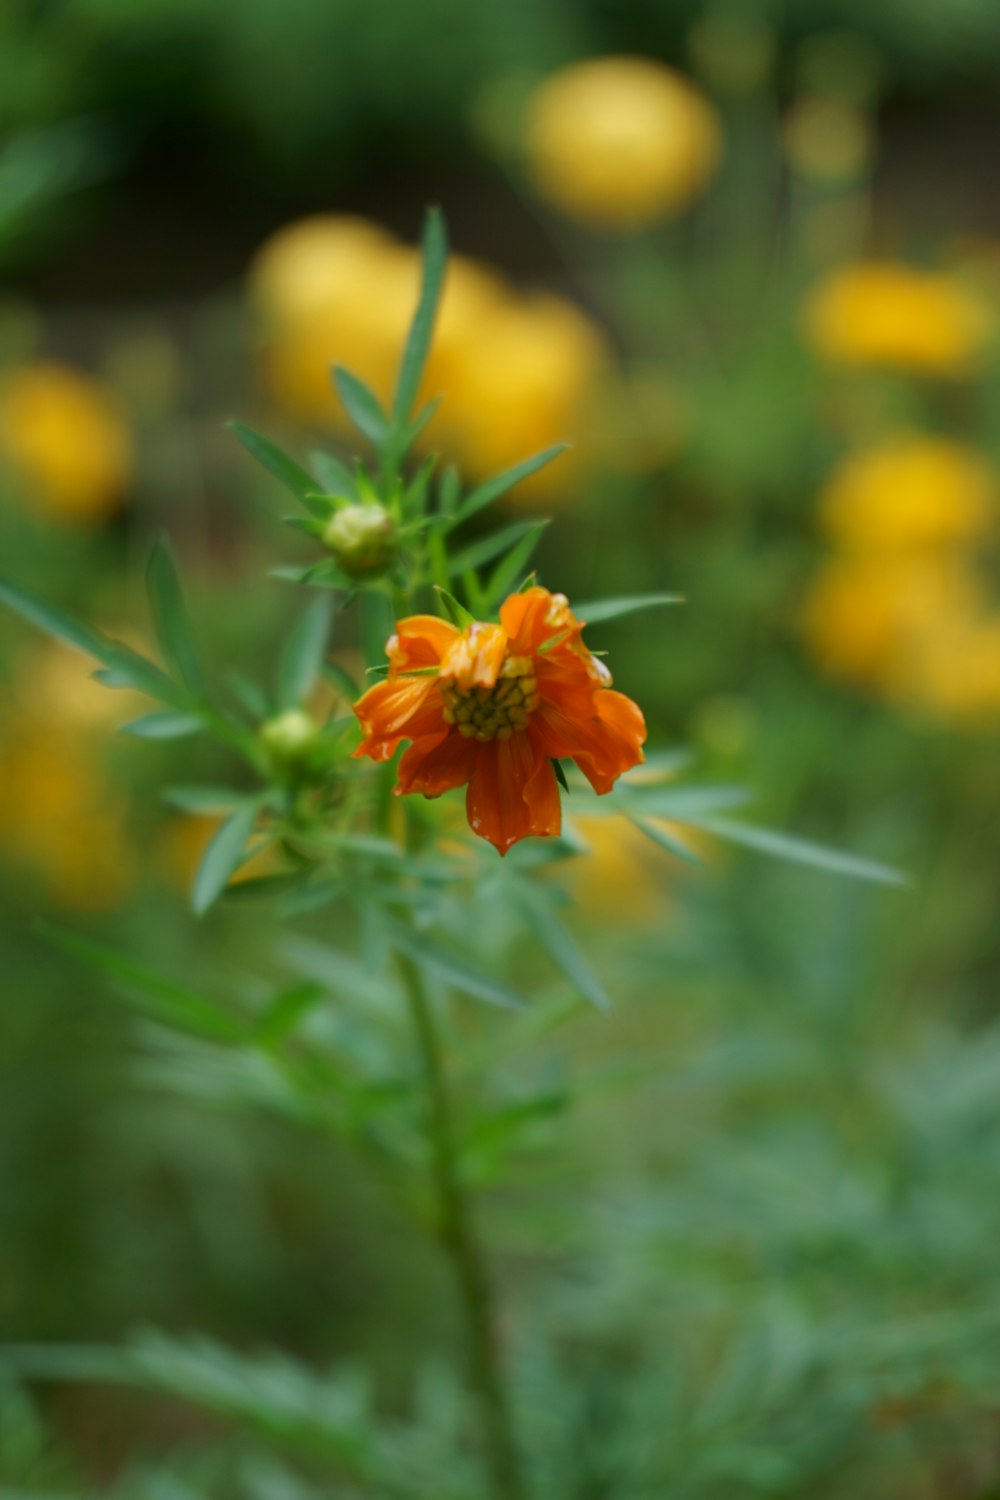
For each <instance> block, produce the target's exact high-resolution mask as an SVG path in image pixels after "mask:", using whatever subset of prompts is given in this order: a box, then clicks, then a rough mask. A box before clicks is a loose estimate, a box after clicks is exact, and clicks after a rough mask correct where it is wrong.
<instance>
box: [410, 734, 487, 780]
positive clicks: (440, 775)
mask: <svg viewBox="0 0 1000 1500" xmlns="http://www.w3.org/2000/svg"><path fill="white" fill-rule="evenodd" d="M480 748H481V747H480V746H479V745H478V744H477V742H476V741H475V740H474V739H466V738H465V736H464V735H461V734H459V733H458V731H457V730H456V729H452V728H451V727H450V726H449V727H448V728H447V729H446V730H445V732H444V733H443V734H434V735H427V736H425V738H423V739H420V740H417V741H416V743H415V744H413V745H411V746H410V748H409V750H407V752H406V754H405V755H404V756H403V759H402V760H401V761H400V763H399V783H398V785H397V787H396V792H397V793H399V794H401V793H405V792H423V794H424V796H425V797H439V796H440V795H441V793H442V792H450V791H451V790H452V788H453V787H456V786H464V785H465V783H466V782H467V781H468V779H469V777H470V776H471V775H472V772H473V768H474V766H475V764H476V752H477V750H479V749H480Z"/></svg>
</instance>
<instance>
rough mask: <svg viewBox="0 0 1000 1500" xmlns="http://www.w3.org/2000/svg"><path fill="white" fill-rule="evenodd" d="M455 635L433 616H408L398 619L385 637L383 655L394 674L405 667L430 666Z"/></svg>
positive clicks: (446, 622) (451, 629) (456, 632)
mask: <svg viewBox="0 0 1000 1500" xmlns="http://www.w3.org/2000/svg"><path fill="white" fill-rule="evenodd" d="M458 634H459V632H458V630H456V628H455V626H454V625H450V624H449V623H448V621H447V620H439V619H438V617H437V615H410V616H409V617H408V618H407V619H405V620H400V621H399V623H398V625H397V626H396V633H395V635H392V636H390V637H389V642H388V644H387V646H386V655H387V656H388V658H389V661H390V664H391V666H392V668H393V670H394V671H399V670H401V669H403V668H405V667H434V666H437V664H438V662H439V661H440V660H441V658H442V656H444V654H445V652H446V651H447V650H448V647H449V646H451V645H452V643H453V642H454V640H455V637H456V636H457V635H458Z"/></svg>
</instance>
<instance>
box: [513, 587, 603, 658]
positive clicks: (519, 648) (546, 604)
mask: <svg viewBox="0 0 1000 1500" xmlns="http://www.w3.org/2000/svg"><path fill="white" fill-rule="evenodd" d="M500 623H501V624H502V625H503V628H504V630H505V631H506V632H507V635H508V636H509V638H510V649H511V651H512V652H513V653H514V655H515V656H531V655H533V654H534V653H535V652H536V651H537V650H538V648H539V646H540V645H541V644H542V642H543V641H546V640H550V639H551V638H552V636H554V635H561V634H562V633H563V632H568V636H567V638H571V637H573V636H575V635H579V633H580V631H581V630H582V628H583V627H582V626H581V624H580V622H579V620H577V618H576V616H575V615H574V614H573V612H572V610H571V609H570V608H569V606H568V605H567V603H566V600H565V599H564V598H563V596H562V595H561V594H550V593H549V591H548V589H543V588H541V587H539V586H537V585H536V586H535V587H534V588H530V589H525V590H524V593H523V594H511V595H510V596H509V598H507V599H505V600H504V602H503V604H502V605H501V607H500Z"/></svg>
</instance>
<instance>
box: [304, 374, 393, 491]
mask: <svg viewBox="0 0 1000 1500" xmlns="http://www.w3.org/2000/svg"><path fill="white" fill-rule="evenodd" d="M333 380H334V385H335V386H336V388H337V395H338V396H339V397H340V400H341V402H342V404H343V407H344V410H345V411H346V412H347V415H348V416H349V417H350V419H351V421H352V422H353V423H354V425H355V427H356V428H357V429H358V431H359V432H362V433H364V435H365V437H366V438H367V439H368V440H369V442H370V443H372V444H373V446H374V447H375V448H376V449H377V450H378V451H381V450H382V448H384V447H385V444H386V443H387V441H388V439H389V436H390V432H391V428H390V426H389V422H388V419H387V417H386V415H385V412H384V411H383V410H382V407H381V405H380V403H379V400H378V397H377V396H376V395H375V393H374V391H372V390H370V389H369V387H368V386H367V385H365V383H364V381H363V380H359V379H358V377H357V376H356V375H352V374H351V372H350V370H345V369H344V367H343V366H342V365H334V367H333ZM313 488H315V486H313Z"/></svg>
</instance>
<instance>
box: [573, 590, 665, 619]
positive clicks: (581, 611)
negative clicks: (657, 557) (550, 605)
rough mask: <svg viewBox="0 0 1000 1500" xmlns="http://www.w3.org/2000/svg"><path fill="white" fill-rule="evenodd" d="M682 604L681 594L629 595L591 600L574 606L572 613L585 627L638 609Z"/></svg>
mask: <svg viewBox="0 0 1000 1500" xmlns="http://www.w3.org/2000/svg"><path fill="white" fill-rule="evenodd" d="M683 603H684V596H683V594H630V595H625V596H623V597H622V598H620V599H593V600H588V601H587V603H586V604H574V605H573V613H574V614H575V615H576V616H577V618H578V619H580V620H583V621H584V622H585V623H586V624H587V625H598V624H601V623H602V622H603V621H605V620H618V619H620V618H621V617H622V615H634V614H636V613H637V612H638V611H639V610H640V609H657V608H659V607H661V606H662V605H664V604H683Z"/></svg>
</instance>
